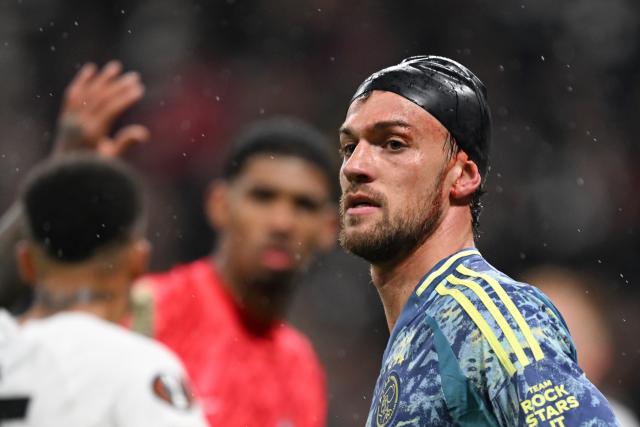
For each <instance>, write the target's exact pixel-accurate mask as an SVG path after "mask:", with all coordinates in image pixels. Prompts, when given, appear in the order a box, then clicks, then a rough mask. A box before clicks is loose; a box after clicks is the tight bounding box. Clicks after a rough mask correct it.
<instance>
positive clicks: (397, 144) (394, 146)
mask: <svg viewBox="0 0 640 427" xmlns="http://www.w3.org/2000/svg"><path fill="white" fill-rule="evenodd" d="M387 147H388V148H389V149H390V150H391V151H399V150H402V149H403V148H404V147H406V144H405V143H404V142H402V141H400V140H398V139H392V140H390V141H387Z"/></svg>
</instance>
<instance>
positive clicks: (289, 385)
mask: <svg viewBox="0 0 640 427" xmlns="http://www.w3.org/2000/svg"><path fill="white" fill-rule="evenodd" d="M134 303H135V307H136V309H135V310H134V318H133V323H134V325H133V326H134V328H135V329H138V330H141V329H147V332H150V334H151V335H152V336H153V337H155V338H156V339H157V340H159V341H161V342H163V343H164V344H166V345H167V346H168V347H169V348H171V349H172V350H173V351H174V352H176V353H177V354H178V356H179V357H180V358H181V359H182V362H183V363H184V365H185V367H186V369H187V372H188V373H189V375H190V377H191V379H192V382H193V386H194V389H195V394H196V396H197V397H198V398H199V399H200V401H201V405H202V407H203V409H204V411H205V413H206V415H207V419H208V421H209V424H210V425H212V426H231V427H234V426H242V427H245V426H265V427H316V426H323V425H324V424H325V417H326V405H327V403H326V394H325V381H324V373H323V371H322V368H321V366H320V363H319V362H318V359H317V357H316V355H315V353H314V351H313V348H312V346H311V344H310V343H309V341H308V340H307V339H306V338H305V337H304V336H303V335H302V334H300V333H299V332H297V331H296V330H295V329H293V328H292V327H290V326H288V325H286V324H284V323H280V324H278V325H276V326H274V327H273V328H272V329H271V330H269V331H268V332H267V333H265V334H261V335H256V334H254V333H252V332H251V331H250V330H248V329H247V328H246V327H245V326H244V324H243V322H242V318H241V314H240V312H239V310H238V307H237V306H236V304H235V302H234V301H233V299H232V298H231V295H229V293H228V292H227V290H226V289H225V286H224V285H223V284H222V279H221V277H220V275H219V274H218V273H217V271H216V269H215V267H214V265H213V264H212V262H211V261H210V260H200V261H195V262H193V263H191V264H187V265H183V266H179V267H176V268H174V269H173V270H171V271H169V272H166V273H162V274H155V275H151V276H148V277H147V278H145V279H143V281H142V282H141V283H139V284H138V285H137V286H136V289H135V290H134ZM145 323H146V328H145Z"/></svg>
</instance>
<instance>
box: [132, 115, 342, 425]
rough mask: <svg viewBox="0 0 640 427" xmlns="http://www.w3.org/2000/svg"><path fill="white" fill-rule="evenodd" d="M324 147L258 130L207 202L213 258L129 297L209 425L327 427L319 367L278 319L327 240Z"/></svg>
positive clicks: (294, 125)
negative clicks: (187, 379)
mask: <svg viewBox="0 0 640 427" xmlns="http://www.w3.org/2000/svg"><path fill="white" fill-rule="evenodd" d="M328 147H329V146H328V144H327V143H326V142H325V140H324V138H323V137H322V136H321V135H320V134H319V133H318V132H317V131H316V130H314V129H313V128H311V127H310V126H309V125H307V124H305V123H302V122H299V121H297V120H293V119H271V120H267V121H264V122H260V123H256V124H254V125H253V126H252V127H250V128H249V129H248V130H247V131H245V132H244V133H243V134H242V135H241V136H240V137H239V138H238V139H237V140H236V141H235V143H234V144H233V146H232V148H231V152H230V155H229V156H228V159H227V161H226V164H225V165H224V171H223V177H222V179H221V180H219V181H216V182H214V183H213V184H212V185H211V188H210V191H209V193H208V196H207V198H206V213H207V216H208V218H209V220H210V223H211V225H212V226H213V227H214V228H215V229H216V230H217V231H218V233H219V235H218V238H219V239H218V243H217V245H216V248H215V251H214V254H213V256H211V257H210V258H206V259H202V260H198V261H195V262H192V263H190V264H187V265H183V266H179V267H176V268H174V269H172V270H171V271H169V272H166V273H161V274H156V275H152V276H150V277H148V278H146V279H143V281H142V282H141V283H140V284H139V286H138V287H137V289H136V290H135V291H134V292H135V294H134V295H135V296H134V300H135V301H136V304H137V307H138V310H135V313H141V312H142V313H147V314H149V313H150V314H151V317H150V318H149V317H147V318H146V319H141V318H140V316H134V326H136V327H137V329H138V330H141V329H147V330H149V332H150V335H152V336H154V337H155V338H157V339H158V340H160V341H161V342H163V343H165V344H166V345H167V346H169V347H170V348H171V349H173V350H174V351H175V352H176V353H177V354H178V355H179V356H180V357H181V358H182V360H183V362H184V363H185V366H186V367H187V371H188V373H189V375H190V376H191V377H192V378H193V381H194V386H195V389H196V395H197V396H198V397H199V398H200V399H201V401H202V405H203V407H204V410H205V413H206V415H207V417H208V420H209V422H210V424H211V425H225V426H273V427H277V426H281V427H284V426H297V427H305V426H321V425H324V424H325V418H326V397H325V384H324V375H323V372H322V368H321V367H320V364H319V363H318V360H317V358H316V355H315V354H314V351H313V349H312V347H311V345H310V343H309V342H308V341H307V339H306V338H305V337H303V336H302V335H301V334H300V333H299V332H297V331H296V330H294V329H293V328H292V327H290V326H288V325H287V324H285V323H284V321H283V316H284V312H285V309H286V307H287V302H288V301H289V299H290V297H291V295H292V291H293V290H294V281H295V277H296V274H297V273H299V272H300V271H301V270H303V269H304V268H305V267H306V266H307V265H308V264H309V261H310V260H311V259H312V257H313V256H314V254H315V253H316V252H317V251H319V250H323V249H328V248H330V247H331V246H332V245H333V244H334V239H335V228H336V225H335V224H336V207H335V204H334V203H333V201H332V200H333V198H332V191H331V189H332V185H331V182H332V181H333V168H332V156H331V152H330V149H329V148H328ZM149 319H150V320H151V321H150V322H148V323H147V324H146V325H145V320H147V321H148V320H149Z"/></svg>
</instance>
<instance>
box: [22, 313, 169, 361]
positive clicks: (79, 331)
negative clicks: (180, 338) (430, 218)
mask: <svg viewBox="0 0 640 427" xmlns="http://www.w3.org/2000/svg"><path fill="white" fill-rule="evenodd" d="M23 334H24V335H25V337H26V338H27V339H29V340H33V341H38V342H40V343H42V344H43V345H44V346H46V347H47V348H48V349H49V350H50V351H52V352H53V353H55V354H56V356H57V358H59V359H60V360H69V361H73V362H74V363H77V366H84V365H86V366H88V367H90V366H93V367H97V366H96V365H102V366H100V367H101V368H104V369H108V368H109V366H113V367H117V369H118V371H120V372H122V371H135V370H139V369H141V368H142V367H149V366H154V365H169V366H175V365H176V364H178V363H179V362H178V361H177V359H176V358H175V356H174V355H173V354H172V353H171V352H170V351H169V350H168V349H167V348H166V347H164V346H163V345H162V344H159V343H157V342H155V341H152V340H151V339H149V338H147V337H144V336H142V335H140V334H136V333H134V332H131V331H128V330H127V329H125V328H123V327H121V326H119V325H116V324H112V323H110V322H107V321H105V320H102V319H100V318H98V317H96V316H93V315H90V314H85V313H79V312H65V313H59V314H56V315H54V316H51V317H48V318H46V319H42V320H34V321H29V322H27V323H26V324H25V325H24V328H23ZM91 369H93V368H91Z"/></svg>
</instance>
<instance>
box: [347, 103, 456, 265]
mask: <svg viewBox="0 0 640 427" xmlns="http://www.w3.org/2000/svg"><path fill="white" fill-rule="evenodd" d="M446 140H447V131H446V129H445V128H444V127H443V126H442V125H441V124H440V122H438V121H437V120H436V119H435V118H434V117H433V116H431V115H430V114H429V113H427V112H426V111H425V110H423V109H422V108H420V107H418V106H417V105H415V104H414V103H412V102H410V101H408V100H407V99H405V98H403V97H401V96H399V95H396V94H394V93H391V92H382V91H374V92H372V93H371V95H370V96H369V97H367V98H364V99H359V100H356V101H354V102H353V103H352V104H351V106H350V107H349V111H348V112H347V117H346V120H345V122H344V124H343V125H342V127H341V129H340V147H341V151H342V154H343V162H342V167H341V169H340V186H341V187H342V198H341V202H340V214H341V225H342V227H341V232H340V243H341V244H342V245H343V247H344V248H345V249H347V250H349V251H351V252H353V253H354V254H356V255H358V256H361V257H363V258H365V259H367V260H368V261H370V262H372V263H374V264H379V263H385V262H389V261H393V260H395V259H399V258H400V257H402V256H403V255H404V254H406V253H408V252H409V251H411V250H412V249H414V248H415V247H416V246H417V245H419V244H420V243H422V242H424V241H425V240H426V239H427V238H428V237H429V236H430V235H431V234H432V233H433V231H434V230H435V229H436V228H437V226H438V225H439V223H440V219H441V217H442V204H443V203H444V199H445V192H444V190H443V182H444V181H443V179H444V176H445V174H444V172H445V170H446V167H447V164H448V162H447V161H448V155H447V150H448V148H447V143H446Z"/></svg>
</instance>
